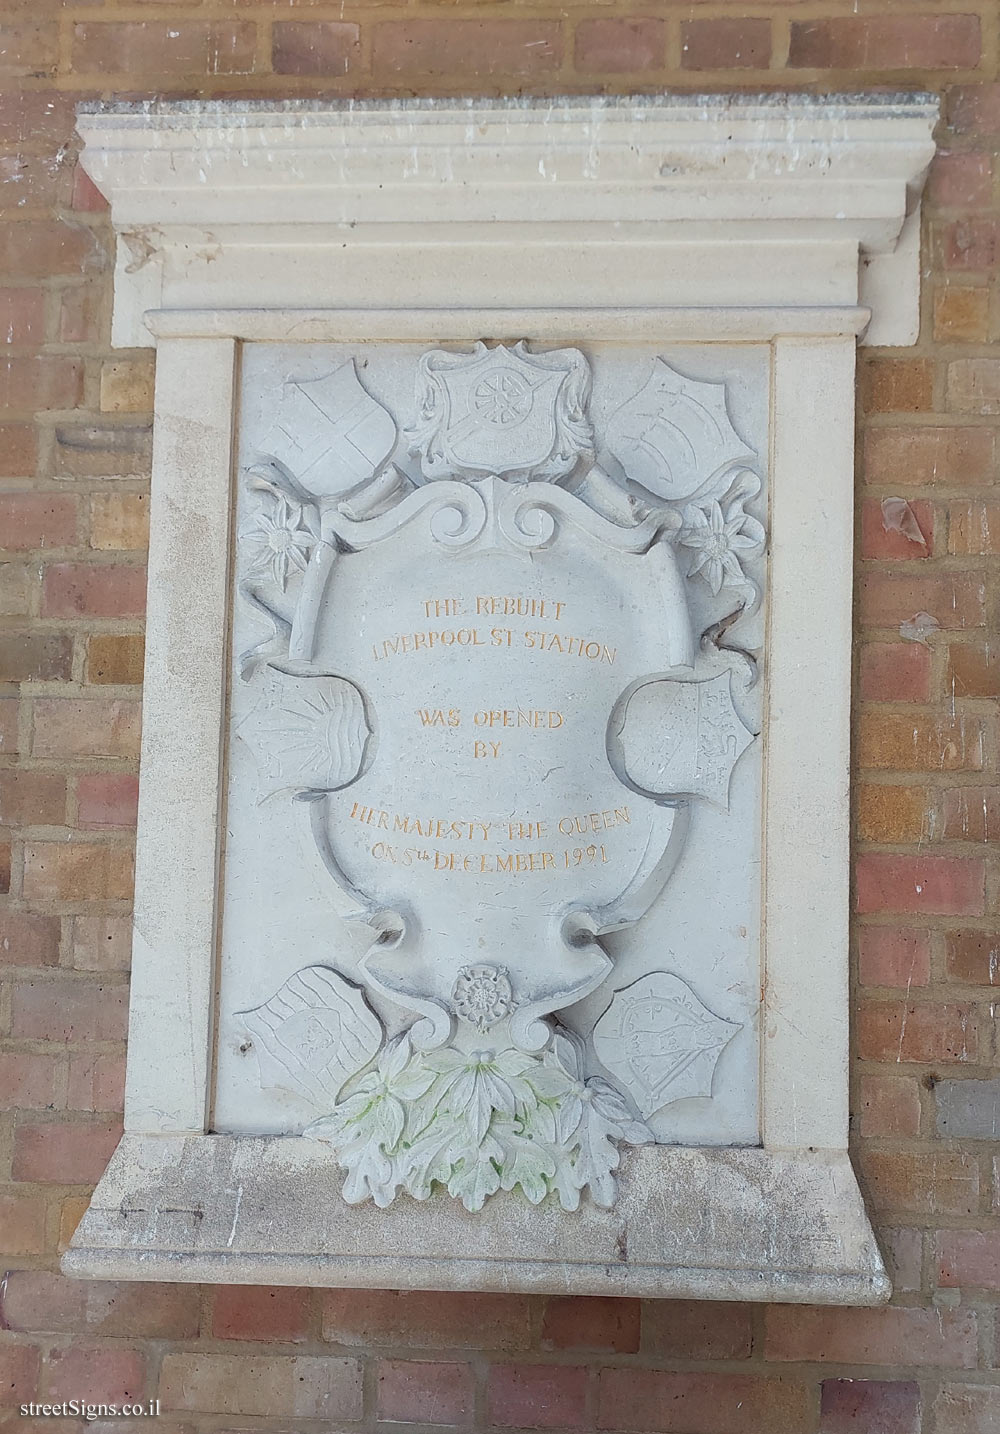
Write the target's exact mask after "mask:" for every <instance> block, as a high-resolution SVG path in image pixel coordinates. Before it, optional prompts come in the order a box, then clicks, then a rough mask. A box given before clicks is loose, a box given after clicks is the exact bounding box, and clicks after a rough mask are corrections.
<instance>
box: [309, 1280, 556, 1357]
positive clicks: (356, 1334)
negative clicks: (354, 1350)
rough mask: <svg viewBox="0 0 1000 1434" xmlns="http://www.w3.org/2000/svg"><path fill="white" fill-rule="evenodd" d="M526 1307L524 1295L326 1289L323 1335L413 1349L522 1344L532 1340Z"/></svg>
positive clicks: (496, 1347) (529, 1308)
mask: <svg viewBox="0 0 1000 1434" xmlns="http://www.w3.org/2000/svg"><path fill="white" fill-rule="evenodd" d="M531 1312H532V1301H531V1300H530V1299H529V1297H528V1296H527V1295H491V1294H466V1293H446V1292H443V1291H442V1292H437V1291H433V1290H327V1291H326V1293H325V1294H324V1296H323V1338H324V1339H328V1340H332V1341H334V1342H335V1343H337V1344H353V1345H358V1344H360V1345H369V1344H371V1345H379V1344H388V1345H404V1346H408V1347H411V1348H418V1349H428V1348H437V1349H489V1350H504V1349H528V1348H531V1346H532V1344H533V1331H532V1317H531Z"/></svg>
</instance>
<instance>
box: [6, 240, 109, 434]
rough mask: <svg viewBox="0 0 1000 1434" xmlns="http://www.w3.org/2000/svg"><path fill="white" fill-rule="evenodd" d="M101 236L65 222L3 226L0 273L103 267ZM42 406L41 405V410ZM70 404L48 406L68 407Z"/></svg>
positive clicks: (41, 274) (33, 274)
mask: <svg viewBox="0 0 1000 1434" xmlns="http://www.w3.org/2000/svg"><path fill="white" fill-rule="evenodd" d="M102 258H103V255H102V251H101V249H100V247H99V241H98V236H97V234H96V233H95V231H94V230H93V229H88V228H87V227H86V226H85V225H83V224H76V223H70V222H68V221H67V220H64V219H30V220H27V219H26V220H20V221H17V222H15V223H9V224H0V273H2V274H5V275H10V276H16V277H17V278H19V279H47V278H51V277H52V276H53V275H56V274H73V275H76V274H79V273H80V272H81V270H83V269H88V268H96V267H99V266H100V263H101V260H102ZM41 406H42V405H39V407H41ZM71 406H72V405H70V404H49V405H48V407H50V408H69V407H71Z"/></svg>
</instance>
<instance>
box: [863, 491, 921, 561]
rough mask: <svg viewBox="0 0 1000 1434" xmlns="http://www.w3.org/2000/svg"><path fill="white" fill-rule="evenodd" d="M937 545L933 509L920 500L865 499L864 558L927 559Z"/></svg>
mask: <svg viewBox="0 0 1000 1434" xmlns="http://www.w3.org/2000/svg"><path fill="white" fill-rule="evenodd" d="M933 544H934V509H933V507H932V506H931V504H930V503H927V502H924V501H922V500H921V499H919V498H914V499H912V500H911V501H909V502H907V501H905V500H903V499H900V498H883V499H881V500H880V499H878V498H866V499H865V501H864V503H863V504H862V508H861V556H862V557H863V558H888V559H896V558H926V557H929V556H930V554H931V552H932V550H933Z"/></svg>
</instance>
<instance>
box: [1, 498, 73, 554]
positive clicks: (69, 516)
mask: <svg viewBox="0 0 1000 1434" xmlns="http://www.w3.org/2000/svg"><path fill="white" fill-rule="evenodd" d="M74 542H76V499H75V498H70V497H64V496H63V495H61V494H57V493H0V543H2V545H3V547H4V548H7V549H8V550H10V551H12V552H19V551H27V550H30V549H34V548H63V547H65V546H66V545H67V544H69V543H74Z"/></svg>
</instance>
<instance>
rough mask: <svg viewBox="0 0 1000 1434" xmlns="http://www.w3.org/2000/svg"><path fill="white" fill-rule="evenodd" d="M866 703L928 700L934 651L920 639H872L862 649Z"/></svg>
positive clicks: (862, 677) (862, 683) (862, 684)
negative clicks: (887, 640)
mask: <svg viewBox="0 0 1000 1434" xmlns="http://www.w3.org/2000/svg"><path fill="white" fill-rule="evenodd" d="M860 678H861V681H860V692H861V698H862V700H863V701H865V702H928V701H929V700H930V691H931V652H930V648H929V647H925V646H924V645H923V644H922V643H919V642H869V643H866V644H865V646H864V647H863V648H862V649H861V673H860Z"/></svg>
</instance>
